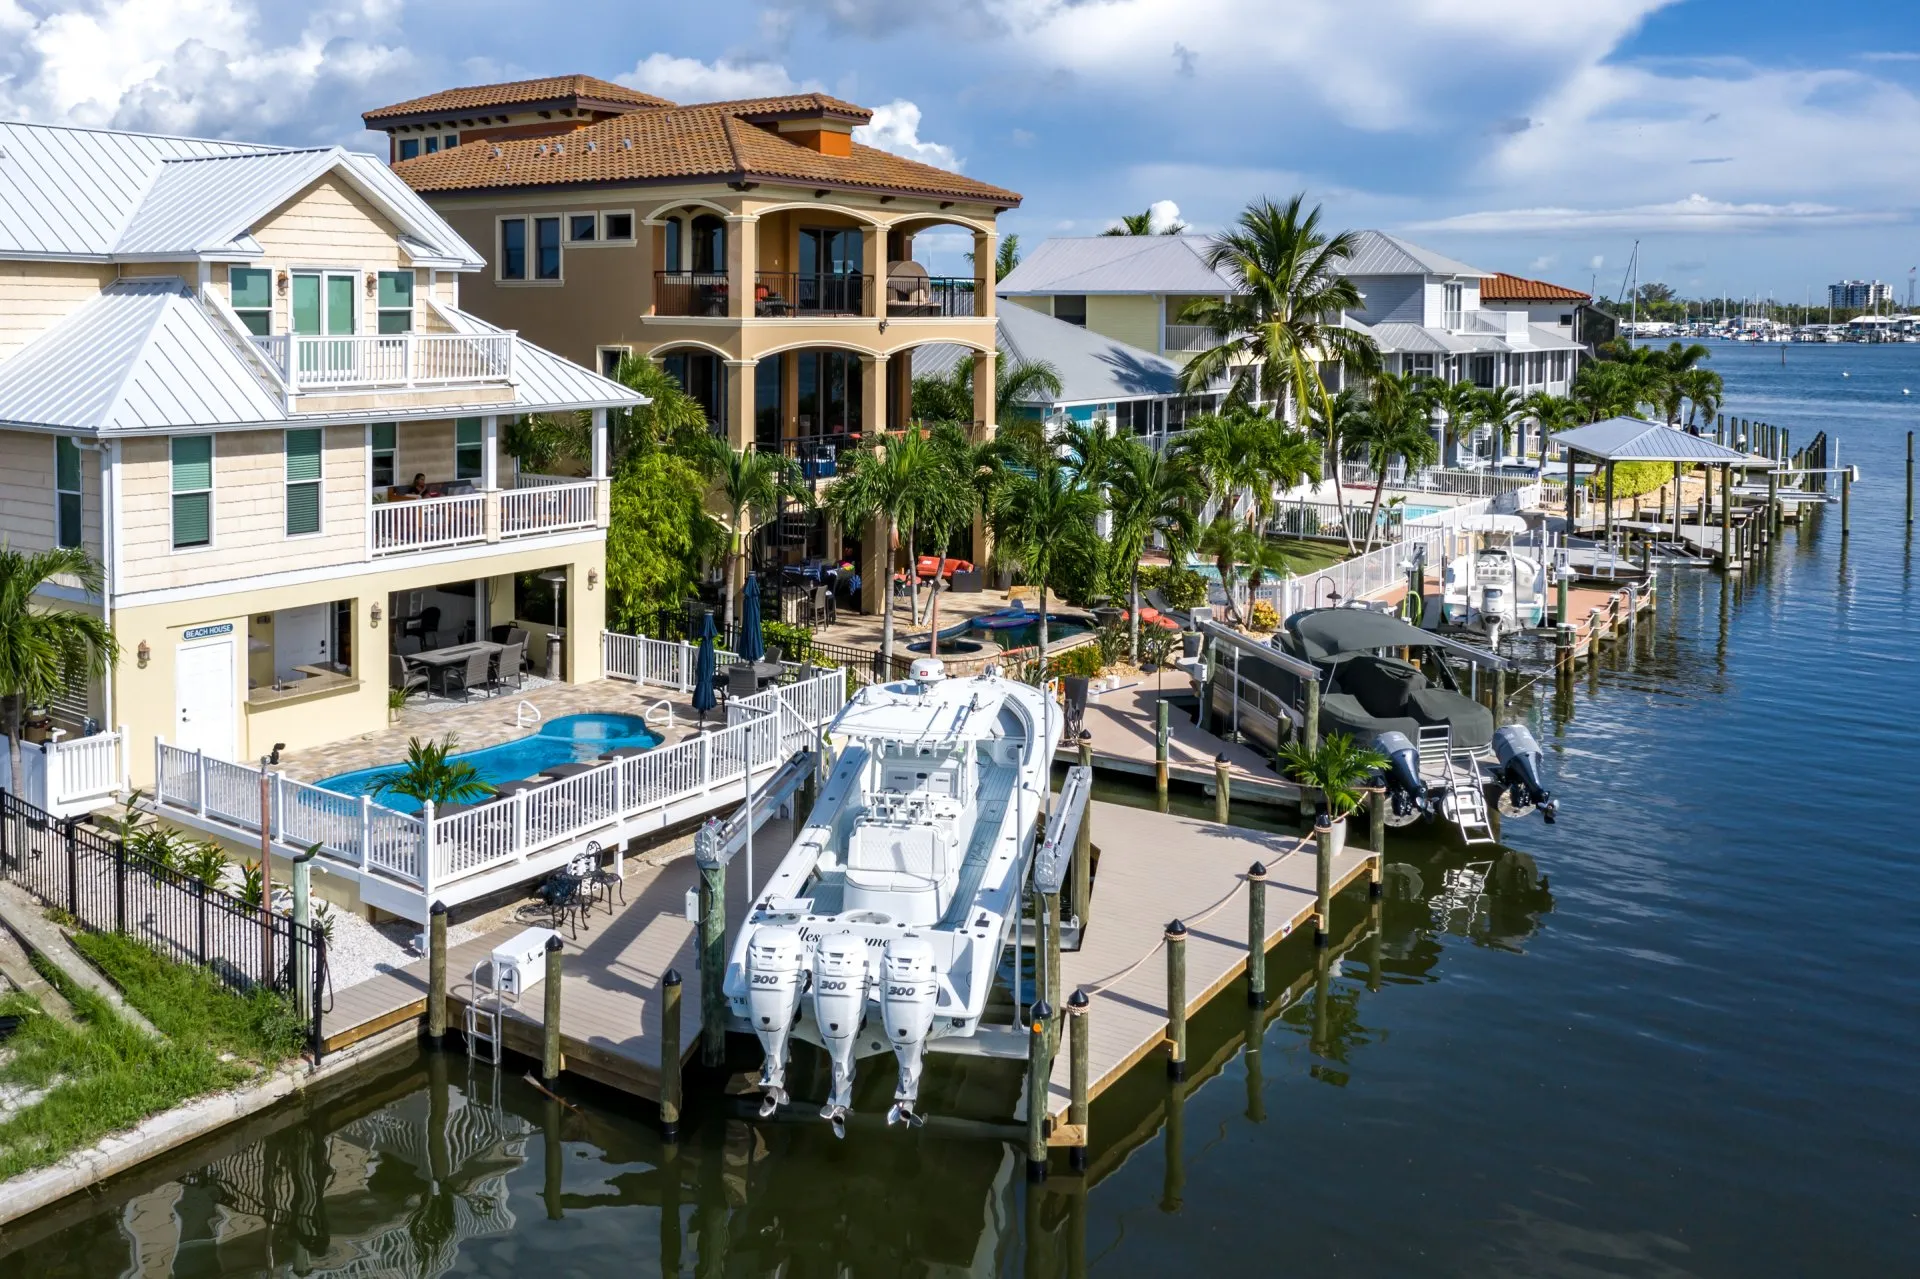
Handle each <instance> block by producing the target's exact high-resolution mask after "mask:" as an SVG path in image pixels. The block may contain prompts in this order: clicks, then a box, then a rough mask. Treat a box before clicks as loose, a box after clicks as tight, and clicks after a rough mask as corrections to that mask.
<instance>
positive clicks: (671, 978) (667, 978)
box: [660, 968, 680, 986]
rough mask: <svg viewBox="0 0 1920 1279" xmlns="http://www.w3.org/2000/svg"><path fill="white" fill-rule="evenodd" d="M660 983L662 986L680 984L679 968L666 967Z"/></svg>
mask: <svg viewBox="0 0 1920 1279" xmlns="http://www.w3.org/2000/svg"><path fill="white" fill-rule="evenodd" d="M660 984H661V985H662V986H678V985H679V984H680V970H679V969H678V968H669V969H667V971H666V973H665V975H663V976H662V977H661V978H660Z"/></svg>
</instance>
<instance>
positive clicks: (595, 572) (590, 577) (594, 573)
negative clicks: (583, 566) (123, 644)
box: [587, 568, 600, 590]
mask: <svg viewBox="0 0 1920 1279" xmlns="http://www.w3.org/2000/svg"><path fill="white" fill-rule="evenodd" d="M598 585H600V570H599V569H597V568H590V569H588V570H587V589H588V590H592V589H593V588H594V587H596V586H598Z"/></svg>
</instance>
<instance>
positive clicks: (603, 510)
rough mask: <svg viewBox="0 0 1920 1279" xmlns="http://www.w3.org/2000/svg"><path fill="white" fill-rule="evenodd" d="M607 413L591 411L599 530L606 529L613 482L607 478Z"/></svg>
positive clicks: (596, 509) (594, 491) (594, 499)
mask: <svg viewBox="0 0 1920 1279" xmlns="http://www.w3.org/2000/svg"><path fill="white" fill-rule="evenodd" d="M609 442H610V441H609V440H608V438H607V411H606V410H605V409H595V410H594V411H593V470H592V476H591V478H592V479H593V481H594V485H593V513H594V523H596V524H597V525H599V527H601V528H605V527H607V523H608V517H609V516H610V515H611V514H612V511H613V482H612V481H611V480H609V479H608V478H607V450H608V444H609Z"/></svg>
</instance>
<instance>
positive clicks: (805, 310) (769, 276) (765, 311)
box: [753, 271, 874, 316]
mask: <svg viewBox="0 0 1920 1279" xmlns="http://www.w3.org/2000/svg"><path fill="white" fill-rule="evenodd" d="M753 313H754V314H755V315H758V316H820V315H872V314H873V313H874V311H873V277H872V276H870V275H867V274H865V273H863V272H859V271H847V272H831V271H815V272H801V271H757V272H755V273H754V303H753Z"/></svg>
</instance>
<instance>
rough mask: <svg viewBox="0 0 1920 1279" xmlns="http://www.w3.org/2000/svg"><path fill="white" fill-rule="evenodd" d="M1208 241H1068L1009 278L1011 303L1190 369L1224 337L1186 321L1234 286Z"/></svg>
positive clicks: (1048, 246) (1006, 293) (1038, 251)
mask: <svg viewBox="0 0 1920 1279" xmlns="http://www.w3.org/2000/svg"><path fill="white" fill-rule="evenodd" d="M1206 248H1207V243H1206V241H1205V240H1204V239H1201V238H1199V237H1188V236H1179V235H1152V236H1139V235H1100V236H1084V237H1060V238H1056V239H1051V240H1047V241H1045V242H1044V243H1042V244H1040V245H1038V246H1037V247H1035V248H1034V249H1033V250H1032V251H1031V252H1029V253H1028V254H1027V256H1026V257H1024V258H1022V259H1021V261H1020V265H1019V266H1017V267H1015V268H1014V269H1013V271H1012V272H1011V273H1010V274H1009V275H1008V276H1007V278H1006V279H1004V280H1002V281H1001V282H1000V285H999V293H1000V295H1001V296H1002V297H1004V298H1006V299H1007V300H1008V301H1010V302H1014V303H1017V304H1018V305H1020V306H1022V307H1026V308H1028V309H1031V310H1034V311H1038V312H1040V313H1041V314H1042V315H1050V316H1052V317H1053V318H1054V319H1056V320H1060V321H1063V322H1064V323H1067V324H1074V325H1078V326H1080V327H1082V328H1085V329H1088V330H1090V331H1092V332H1094V333H1098V334H1100V335H1102V336H1103V337H1107V338H1111V339H1113V340H1114V341H1117V342H1124V343H1126V344H1127V345H1128V346H1129V347H1131V348H1134V349H1137V350H1143V351H1150V352H1152V353H1154V354H1155V355H1159V356H1163V357H1165V358H1167V359H1171V360H1175V361H1179V362H1181V363H1184V362H1185V361H1186V360H1187V359H1188V358H1189V357H1190V356H1192V355H1193V353H1194V352H1196V351H1202V350H1205V349H1206V348H1208V347H1210V346H1213V345H1214V344H1215V341H1216V339H1215V338H1214V337H1213V335H1212V334H1211V333H1210V332H1209V331H1208V330H1207V328H1206V327H1205V326H1204V325H1199V324H1190V323H1187V322H1185V321H1183V320H1182V319H1181V316H1182V315H1183V314H1184V312H1185V311H1186V309H1187V307H1188V306H1189V305H1191V304H1192V303H1193V302H1195V301H1198V300H1200V299H1202V298H1223V297H1226V296H1227V295H1229V294H1230V293H1232V292H1233V284H1232V282H1231V281H1230V280H1228V279H1227V278H1226V277H1225V276H1223V275H1221V274H1220V273H1218V272H1217V271H1215V270H1214V269H1213V268H1211V267H1209V266H1208V265H1207V263H1206V258H1205V253H1206Z"/></svg>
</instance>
